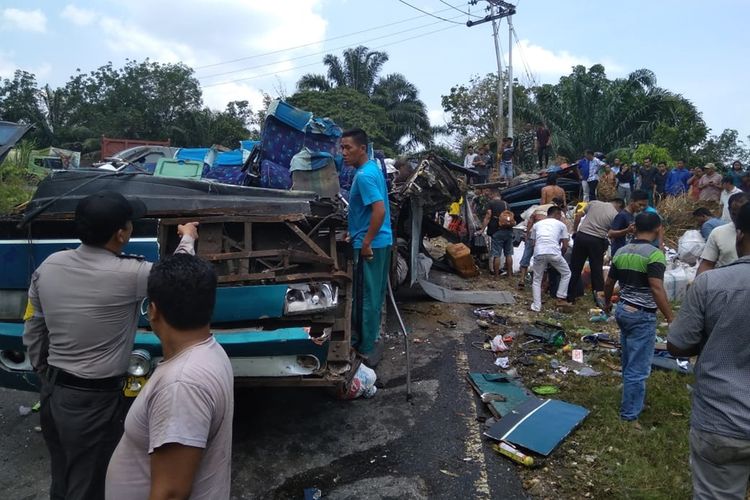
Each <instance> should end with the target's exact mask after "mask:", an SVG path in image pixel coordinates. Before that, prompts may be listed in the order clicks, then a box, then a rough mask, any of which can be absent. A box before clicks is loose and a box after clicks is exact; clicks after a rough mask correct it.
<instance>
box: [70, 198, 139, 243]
mask: <svg viewBox="0 0 750 500" xmlns="http://www.w3.org/2000/svg"><path fill="white" fill-rule="evenodd" d="M144 215H146V204H145V203H143V201H141V200H139V199H138V198H130V199H128V198H125V197H124V196H123V195H121V194H120V193H117V192H115V191H101V192H99V193H96V194H92V195H91V196H87V197H86V198H84V199H82V200H81V201H79V202H78V206H77V207H76V224H77V225H78V226H79V227H81V228H83V227H85V228H87V229H89V230H93V231H96V232H108V233H109V234H110V235H111V234H114V232H115V231H117V230H118V229H122V228H123V227H125V225H126V224H127V222H128V221H134V220H137V219H140V218H142V217H143V216H144Z"/></svg>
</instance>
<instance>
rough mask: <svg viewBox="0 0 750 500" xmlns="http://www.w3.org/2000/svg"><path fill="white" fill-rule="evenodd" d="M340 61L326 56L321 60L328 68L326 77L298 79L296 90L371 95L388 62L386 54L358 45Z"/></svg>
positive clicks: (314, 76) (328, 55)
mask: <svg viewBox="0 0 750 500" xmlns="http://www.w3.org/2000/svg"><path fill="white" fill-rule="evenodd" d="M342 59H343V60H342ZM342 59H339V57H338V56H335V55H333V54H327V55H326V56H325V57H324V58H323V64H325V65H326V66H328V74H327V76H323V75H315V74H309V73H308V74H307V75H304V76H303V77H302V78H300V81H299V82H298V83H297V88H298V89H299V90H322V91H325V90H329V89H331V88H333V87H350V88H353V89H354V90H356V91H358V92H362V93H363V94H366V95H370V94H372V91H373V90H374V87H375V83H376V82H377V79H378V74H379V73H380V70H381V69H382V68H383V65H384V64H385V63H386V62H387V61H388V54H386V53H385V52H378V51H373V50H370V49H368V48H367V47H365V46H363V45H360V46H358V47H354V48H352V49H346V50H345V51H344V54H343V58H342Z"/></svg>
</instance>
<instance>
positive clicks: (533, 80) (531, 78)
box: [513, 27, 539, 87]
mask: <svg viewBox="0 0 750 500" xmlns="http://www.w3.org/2000/svg"><path fill="white" fill-rule="evenodd" d="M513 38H514V39H515V40H516V46H517V47H518V52H519V53H520V54H521V62H522V63H523V67H524V70H526V75H527V76H528V78H529V83H531V84H533V85H534V86H537V87H538V86H539V83H538V82H537V80H536V77H535V76H534V74H533V73H532V72H531V66H529V64H528V63H527V62H526V56H525V55H524V51H523V46H522V45H521V41H520V40H519V39H518V34H517V33H516V28H515V27H513Z"/></svg>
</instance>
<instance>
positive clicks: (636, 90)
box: [519, 64, 685, 158]
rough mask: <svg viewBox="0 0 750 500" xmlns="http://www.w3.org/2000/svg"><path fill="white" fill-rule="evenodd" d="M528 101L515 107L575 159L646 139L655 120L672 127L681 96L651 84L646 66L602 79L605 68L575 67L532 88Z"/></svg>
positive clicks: (559, 150)
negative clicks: (588, 150)
mask: <svg viewBox="0 0 750 500" xmlns="http://www.w3.org/2000/svg"><path fill="white" fill-rule="evenodd" d="M533 94H534V99H533V102H531V101H530V102H528V103H526V104H527V105H528V107H526V108H525V109H524V108H522V109H519V115H521V116H523V118H524V119H526V120H529V121H531V120H533V121H544V122H545V123H547V125H548V126H549V127H550V129H551V130H552V131H553V144H554V146H555V149H556V150H557V151H558V152H560V153H561V154H563V155H565V156H567V157H569V158H575V157H577V156H578V155H580V154H581V153H582V152H583V150H584V149H586V148H594V149H597V150H600V151H603V152H609V151H612V150H614V149H616V148H619V147H625V146H632V145H635V144H638V143H641V142H648V141H649V140H650V139H651V137H652V135H653V133H654V131H655V130H656V128H657V127H658V126H659V125H660V124H668V125H672V124H673V123H674V122H675V120H676V118H675V115H676V110H677V109H678V108H679V107H680V106H683V105H684V104H685V99H684V98H682V97H681V96H679V95H676V94H673V93H672V92H669V91H667V90H665V89H663V88H660V87H658V86H657V85H656V76H655V75H654V73H653V72H651V71H649V70H647V69H639V70H636V71H634V72H632V73H631V74H630V75H628V76H627V77H626V78H619V79H615V80H609V79H607V77H606V75H605V73H604V67H603V66H601V65H598V64H597V65H594V66H592V67H591V68H590V69H589V70H588V71H587V70H586V68H584V67H583V66H577V67H576V68H574V69H573V72H572V73H571V74H570V75H569V76H564V77H562V78H561V79H560V81H559V83H557V84H556V85H543V86H541V87H537V88H535V89H533Z"/></svg>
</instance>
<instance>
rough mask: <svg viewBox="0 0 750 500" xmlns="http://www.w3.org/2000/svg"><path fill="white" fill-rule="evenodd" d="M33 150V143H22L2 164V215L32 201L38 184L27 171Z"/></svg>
mask: <svg viewBox="0 0 750 500" xmlns="http://www.w3.org/2000/svg"><path fill="white" fill-rule="evenodd" d="M33 149H34V144H33V143H31V142H28V141H21V142H20V143H19V144H18V145H17V146H16V147H15V148H14V149H13V150H12V151H11V152H10V154H8V156H7V157H6V158H5V160H4V161H3V163H2V164H0V214H7V213H9V212H11V211H12V209H13V208H14V207H16V206H18V205H20V204H22V203H24V202H26V201H28V200H29V199H31V196H32V194H33V193H34V190H35V189H36V183H37V182H38V179H36V178H35V177H34V176H33V175H30V174H29V172H28V171H27V165H28V162H29V157H30V155H31V152H32V151H33Z"/></svg>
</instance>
